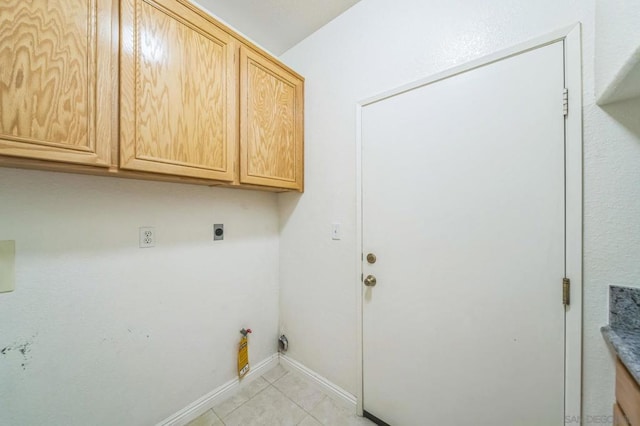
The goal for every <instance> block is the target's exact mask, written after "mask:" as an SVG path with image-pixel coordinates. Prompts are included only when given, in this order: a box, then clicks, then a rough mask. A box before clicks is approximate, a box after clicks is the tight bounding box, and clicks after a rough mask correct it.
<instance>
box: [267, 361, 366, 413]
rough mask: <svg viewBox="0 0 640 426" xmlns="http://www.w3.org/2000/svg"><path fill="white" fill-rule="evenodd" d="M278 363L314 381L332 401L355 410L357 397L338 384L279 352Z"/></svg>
mask: <svg viewBox="0 0 640 426" xmlns="http://www.w3.org/2000/svg"><path fill="white" fill-rule="evenodd" d="M280 365H282V367H284V368H285V369H287V370H290V371H294V372H297V373H299V374H302V375H303V376H305V377H307V378H308V379H310V380H311V381H312V382H314V383H316V384H317V385H318V386H319V387H320V388H321V389H322V390H323V391H324V393H326V394H327V395H329V396H330V397H331V398H332V399H333V400H334V401H336V402H339V403H341V404H342V405H344V406H345V407H346V408H348V409H349V410H351V409H353V412H354V413H355V411H356V405H357V398H356V397H355V395H352V394H351V393H349V392H347V391H346V390H344V389H342V388H341V387H340V386H338V385H336V384H334V383H332V382H330V381H329V380H327V379H326V378H324V377H322V376H321V375H319V374H318V373H316V372H315V371H313V370H310V369H309V368H307V367H306V366H304V365H303V364H300V363H299V362H298V361H296V360H294V359H292V358H289V357H288V356H287V355H283V354H280Z"/></svg>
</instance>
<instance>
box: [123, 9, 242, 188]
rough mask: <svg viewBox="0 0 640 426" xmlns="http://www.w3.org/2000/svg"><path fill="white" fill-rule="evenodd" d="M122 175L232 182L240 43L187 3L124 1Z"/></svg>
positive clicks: (235, 141)
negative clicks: (126, 171) (141, 173)
mask: <svg viewBox="0 0 640 426" xmlns="http://www.w3.org/2000/svg"><path fill="white" fill-rule="evenodd" d="M121 34H122V36H121V64H120V67H121V68H120V167H121V168H123V169H131V170H139V171H148V172H155V173H165V174H171V175H177V176H190V177H197V178H204V179H216V180H223V181H232V180H233V176H234V159H235V155H236V150H235V145H236V144H237V140H236V138H237V132H236V128H237V111H236V109H237V108H236V105H237V104H236V98H237V92H236V90H237V89H236V87H237V85H236V83H235V81H236V78H237V77H236V71H235V69H236V68H235V66H234V54H235V50H237V45H236V44H235V41H234V40H233V39H232V38H231V37H230V36H229V35H228V34H227V33H225V32H223V31H222V30H220V29H218V27H216V26H215V25H214V24H213V23H212V22H211V21H209V20H208V19H206V18H205V17H204V16H203V15H202V14H200V13H198V12H196V11H195V10H194V9H193V7H192V6H189V5H188V4H186V2H182V1H177V0H155V1H153V0H122V2H121Z"/></svg>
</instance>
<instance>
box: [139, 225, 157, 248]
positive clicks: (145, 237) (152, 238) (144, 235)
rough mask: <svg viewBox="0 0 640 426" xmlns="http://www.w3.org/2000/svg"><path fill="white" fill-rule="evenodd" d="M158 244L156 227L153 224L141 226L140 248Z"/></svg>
mask: <svg viewBox="0 0 640 426" xmlns="http://www.w3.org/2000/svg"><path fill="white" fill-rule="evenodd" d="M155 246H156V229H155V228H153V227H151V226H145V227H141V228H140V248H148V247H155Z"/></svg>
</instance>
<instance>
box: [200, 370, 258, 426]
mask: <svg viewBox="0 0 640 426" xmlns="http://www.w3.org/2000/svg"><path fill="white" fill-rule="evenodd" d="M261 378H262V376H259V377H257V378H256V379H254V382H255V381H256V380H259V379H261ZM263 380H264V381H265V382H267V386H265V387H264V389H260V390H259V391H258V392H257V393H256V394H255V395H253V396H252V397H251V398H249V399H247V400H246V401H245V402H243V403H242V404H240V405H238V406H237V407H236V408H234V409H233V410H231V411H229V413H228V414H227V415H226V416H224V417H225V418H228V417H229V416H230V415H231V414H232V413H233V412H235V411H236V410H237V409H238V408H240V407H242V406H243V405H245V404H246V403H247V402H249V401H251V400H252V399H253V398H255V397H256V396H258V395H260V394H261V393H262V392H264V391H265V390H266V389H267V388H268V387H269V386H271V383H269V381H268V380H267V379H263ZM240 392H241V391H238V392H236V393H235V394H234V395H231V396H230V397H229V399H231V398H233V397H234V396H236V395H237V394H238V393H240ZM222 402H224V401H222ZM211 410H213V408H212V409H211ZM213 413H214V414H216V412H215V411H213ZM216 416H218V415H217V414H216ZM218 418H219V419H220V420H221V421H222V423H224V419H223V418H222V417H220V416H218Z"/></svg>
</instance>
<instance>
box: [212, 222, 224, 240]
mask: <svg viewBox="0 0 640 426" xmlns="http://www.w3.org/2000/svg"><path fill="white" fill-rule="evenodd" d="M219 240H224V225H223V224H222V223H216V224H214V225H213V241H219Z"/></svg>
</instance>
